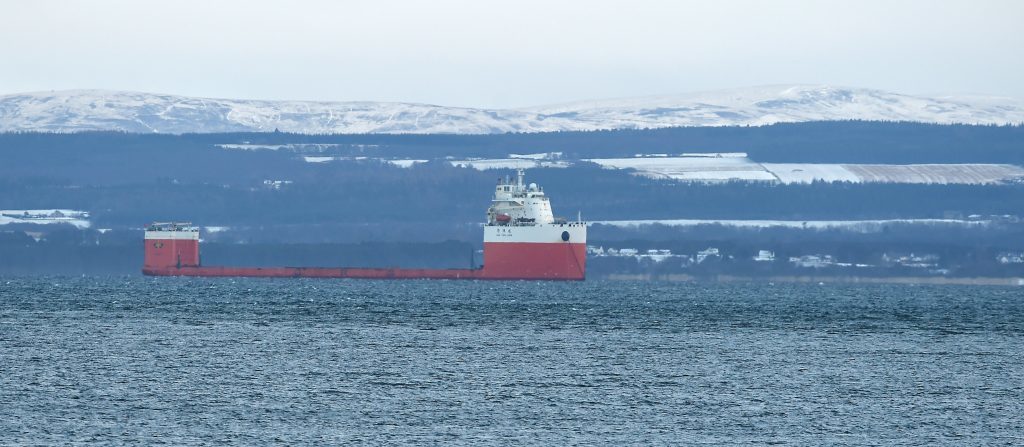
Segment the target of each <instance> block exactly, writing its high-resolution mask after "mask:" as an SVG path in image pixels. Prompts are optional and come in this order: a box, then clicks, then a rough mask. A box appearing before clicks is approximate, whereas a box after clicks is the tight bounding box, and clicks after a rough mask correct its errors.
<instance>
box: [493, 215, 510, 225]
mask: <svg viewBox="0 0 1024 447" xmlns="http://www.w3.org/2000/svg"><path fill="white" fill-rule="evenodd" d="M494 220H496V221H498V222H501V223H509V222H511V221H512V216H509V215H508V214H505V213H499V214H498V215H497V216H496V217H495V218H494Z"/></svg>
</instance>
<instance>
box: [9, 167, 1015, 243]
mask: <svg viewBox="0 0 1024 447" xmlns="http://www.w3.org/2000/svg"><path fill="white" fill-rule="evenodd" d="M317 168H318V169H322V170H323V171H324V172H322V173H320V174H322V175H323V177H322V178H320V179H317V180H316V181H305V180H295V183H294V184H290V185H284V186H282V187H281V189H273V188H268V187H265V186H264V185H262V183H261V182H253V183H251V184H248V185H220V184H212V183H189V182H182V181H174V180H167V179H162V180H158V181H153V182H148V183H147V182H140V183H134V184H115V185H73V184H52V183H51V184H47V183H44V182H40V183H33V182H30V181H24V180H14V179H0V209H34V208H71V209H82V210H86V211H90V212H91V213H92V216H93V220H94V222H95V223H96V225H99V226H101V227H107V228H119V227H125V226H135V227H138V226H140V225H142V224H144V223H146V222H149V221H153V220H191V221H193V222H196V223H198V224H201V225H223V226H237V227H243V226H244V227H261V228H262V227H273V226H287V225H308V226H316V225H326V226H328V227H329V226H330V225H338V224H351V225H359V224H375V223H385V222H387V223H414V222H418V223H428V224H449V225H453V224H457V225H463V224H468V223H472V222H481V221H482V220H483V215H484V211H485V210H486V208H487V206H488V203H489V200H490V196H491V194H492V185H493V183H494V182H495V177H496V176H498V175H499V174H501V173H508V172H509V171H486V172H480V171H475V170H472V169H465V168H453V167H450V166H447V165H444V164H441V163H436V164H433V165H428V166H417V167H415V168H413V169H402V168H396V167H391V166H384V165H380V164H361V163H332V164H331V165H330V166H318V167H317ZM528 180H530V181H536V182H538V183H540V184H541V185H543V186H544V187H545V190H546V191H547V192H548V193H549V194H551V195H552V200H553V202H552V203H553V207H554V210H555V213H556V214H557V215H561V216H566V217H574V216H575V215H576V213H577V211H580V212H582V213H583V216H584V218H586V219H589V220H636V219H682V218H691V219H786V220H831V219H883V218H885V219H889V218H945V217H966V216H969V215H972V214H980V215H983V216H989V215H1004V214H1009V215H1018V216H1019V215H1022V214H1024V185H1022V184H1008V185H913V184H845V183H832V184H825V183H822V184H810V185H799V184H795V185H772V184H766V183H744V182H733V183H725V184H699V183H674V182H665V181H655V180H650V179H646V178H642V177H637V176H633V175H630V174H629V173H628V172H624V171H613V170H601V169H596V168H588V167H580V168H571V169H536V170H532V171H531V172H530V173H529V178H528ZM328 227H325V228H324V231H332V229H331V228H328ZM417 236H424V235H422V234H420V235H417ZM449 236H451V235H450V234H449V235H446V237H449Z"/></svg>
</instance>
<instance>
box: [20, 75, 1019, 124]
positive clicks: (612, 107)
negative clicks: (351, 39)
mask: <svg viewBox="0 0 1024 447" xmlns="http://www.w3.org/2000/svg"><path fill="white" fill-rule="evenodd" d="M837 120H866V121H908V122H923V123H940V124H953V123H958V124H1019V123H1024V101H1020V100H1016V99H1013V98H1005V97H994V96H993V97H986V96H977V95H974V96H941V97H927V96H915V95H906V94H900V93H893V92H887V91H883V90H874V89H863V88H851V87H834V86H827V85H771V86H759V87H746V88H736V89H727V90H715V91H705V92H694V93H684V94H677V95H660V96H646V97H634V98H617V99H599V100H586V101H575V102H569V103H562V104H553V105H544V106H535V107H524V108H515V109H487V108H471V107H447V106H439V105H431V104H418V103H405V102H377V101H289V100H242V99H227V98H200V97H189V96H180V95H169V94H155V93H145V92H129V91H117V90H89V89H82V90H63V91H51V92H30V93H19V94H11V95H4V96H0V132H15V131H43V132H78V131H94V130H115V131H125V132H132V133H172V134H174V133H213V132H245V131H255V132H270V131H274V130H281V131H286V132H296V133H310V134H314V133H385V134H403V133H409V134H495V133H508V132H526V133H530V132H555V131H587V130H605V129H642V128H664V127H700V126H745V125H754V126H759V125H768V124H774V123H782V122H806V121H837Z"/></svg>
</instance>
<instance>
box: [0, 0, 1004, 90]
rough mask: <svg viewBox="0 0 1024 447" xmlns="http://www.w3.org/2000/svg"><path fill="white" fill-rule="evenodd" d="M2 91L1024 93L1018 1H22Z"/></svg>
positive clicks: (0, 35) (1, 50) (11, 5)
mask: <svg viewBox="0 0 1024 447" xmlns="http://www.w3.org/2000/svg"><path fill="white" fill-rule="evenodd" d="M0 42H2V44H0V94H6V93H18V92H28V91H39V90H63V89H76V88H102V89H116V90H137V91H147V92H159V93H173V94H182V95H191V96H206V97H226V98H262V99H309V100H377V101H408V102H423V103H432V104H441V105H451V106H472V107H521V106H529V105H539V104H549V103H558V102H565V101H572V100H579V99H596V98H608V97H623V96H639V95H655V94H671V93H684V92H691V91H700V90H711V89H722V88H731V87H743V86H753V85H764V84H790V83H812V84H832V85H839V86H855V87H869V88H879V89H885V90H893V91H897V92H903V93H915V94H985V95H1002V96H1012V97H1017V98H1024V82H1021V80H1022V79H1024V1H981V0H972V1H961V2H950V1H899V0H886V1H863V0H861V1H848V2H847V1H701V2H683V1H642V0H629V1H619V2H606V1H594V0H587V1H564V2H559V1H555V0H542V1H532V0H529V1H524V0H515V1H503V2H498V1H484V0H475V1H473V0H467V1H448V0H432V1H406V2H397V1H383V0H372V1H348V2H345V1H279V2H268V1H256V0H247V1H207V0H202V1H182V0H174V1H160V2H157V1H140V0H130V1H109V0H90V1H65V2H60V1H40V0H33V1H17V2H6V3H4V4H3V6H0Z"/></svg>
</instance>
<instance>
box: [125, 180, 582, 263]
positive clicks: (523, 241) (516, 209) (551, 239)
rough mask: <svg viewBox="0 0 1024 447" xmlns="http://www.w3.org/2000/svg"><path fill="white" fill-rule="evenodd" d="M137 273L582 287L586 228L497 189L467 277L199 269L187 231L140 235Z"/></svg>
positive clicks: (520, 190)
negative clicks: (569, 283)
mask: <svg viewBox="0 0 1024 447" xmlns="http://www.w3.org/2000/svg"><path fill="white" fill-rule="evenodd" d="M145 246H146V257H145V264H144V265H143V267H142V273H143V274H144V275H149V276H250V277H281V278H366V279H419V278H425V279H509V280H512V279H529V280H582V279H584V278H585V276H586V260H587V259H586V256H587V250H586V246H587V225H586V223H584V222H582V221H580V219H577V221H576V222H567V221H566V220H565V219H556V218H555V217H554V216H553V214H552V211H551V203H550V201H549V200H548V197H547V196H545V195H544V190H543V189H541V188H540V187H538V186H537V185H536V184H535V183H531V184H529V185H526V184H524V183H523V170H521V169H520V170H519V171H518V173H517V178H516V181H515V182H514V183H513V182H511V181H509V180H507V179H506V180H505V181H500V180H499V181H498V186H497V187H496V188H495V191H494V199H493V200H492V201H491V206H490V208H488V210H487V223H486V224H485V225H484V264H483V266H482V267H480V268H475V269H406V268H360V267H337V268H333V267H221V266H204V265H200V262H199V228H198V227H194V226H192V225H191V224H188V223H154V224H152V225H149V226H148V227H146V237H145Z"/></svg>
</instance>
